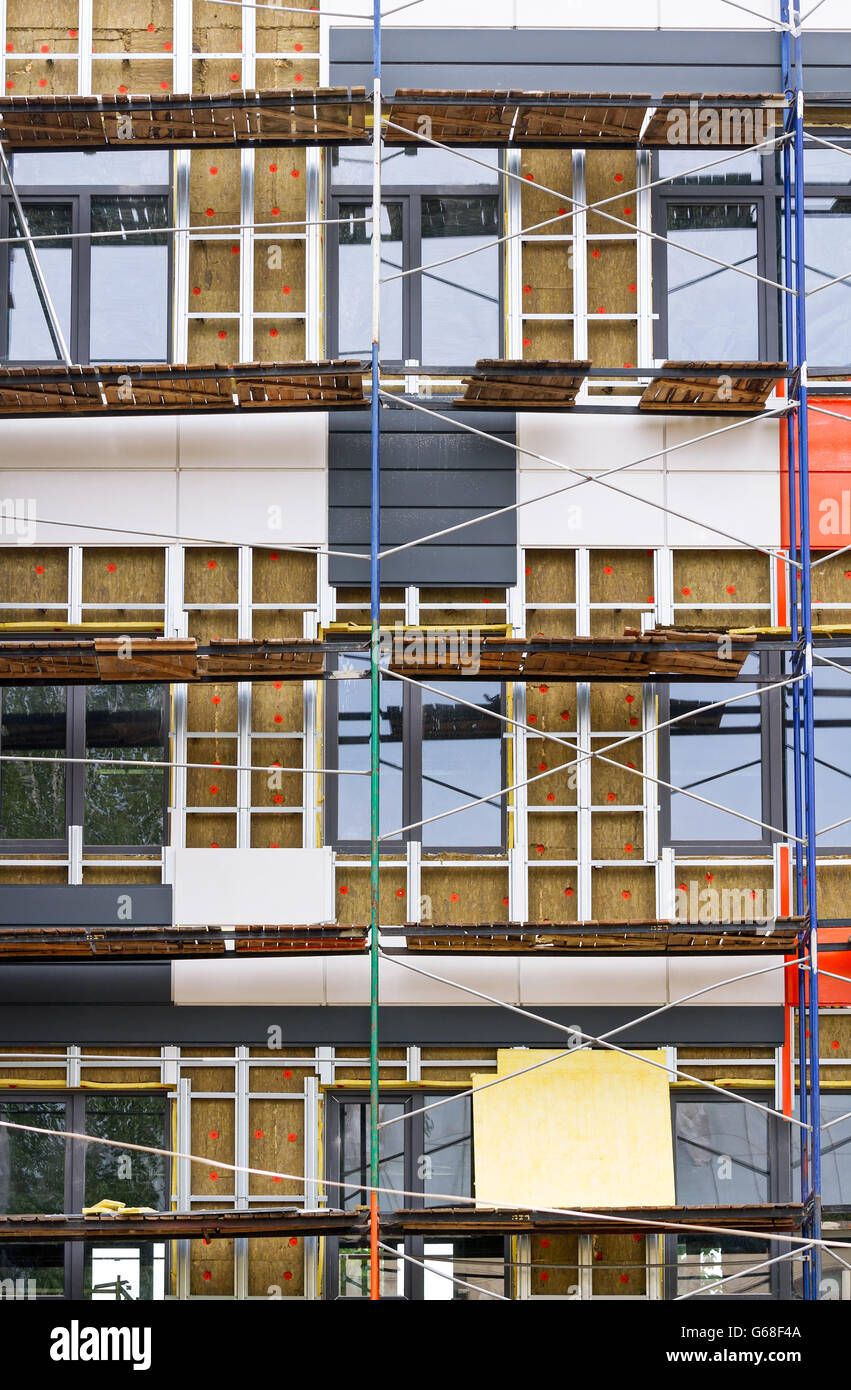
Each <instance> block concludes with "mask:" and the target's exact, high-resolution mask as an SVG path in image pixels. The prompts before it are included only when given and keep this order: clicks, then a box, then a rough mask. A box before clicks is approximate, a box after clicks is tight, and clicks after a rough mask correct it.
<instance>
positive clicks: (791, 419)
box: [780, 0, 810, 1298]
mask: <svg viewBox="0 0 851 1390" xmlns="http://www.w3.org/2000/svg"><path fill="white" fill-rule="evenodd" d="M780 17H781V19H782V21H783V22H784V24H787V25H788V24H789V0H781V6H780ZM781 55H782V68H783V91H784V95H785V96H786V98H787V100H791V101H792V102H794V101H795V86H794V84H793V81H792V35H791V31H790V29H788V28H787V29H784V31H783V34H782V38H781ZM794 114H795V113H794V107H792V108H790V109H789V113H788V119H787V120H786V121H785V122H784V134H786V135H787V136H789V135H792V134H793V131H794ZM794 241H795V233H794V227H793V223H792V150H791V148H790V142H789V140H788V139H786V140H785V141H784V143H783V283H784V285H785V286H786V287H787V288H788V289H791V288H792V287H793V285H794V283H795V280H794V258H795V246H794ZM784 300H785V303H784V306H783V307H784V325H785V329H786V356H787V360H788V363H789V366H790V367H794V368H799V367H800V360H799V358H798V337H797V333H796V302H795V299H794V297H793V296H792V295H791V294H786V295H784ZM791 380H794V381H795V382H797V378H790V381H791ZM788 393H789V385H787V394H788ZM796 435H797V419H796V417H795V416H794V415H790V416H788V417H787V421H786V466H787V472H788V479H787V484H788V497H789V559H790V560H791V561H793V562H795V561H797V560H798V557H799V555H802V554H803V551H802V550H801V549H800V548H799V546H798V502H797V485H798V477H797V462H796V447H797V443H796ZM789 635H790V638H791V641H792V644H793V648H794V649H795V651H796V650H797V644H798V642H799V640H800V635H801V634H800V588H799V577H798V570H797V569H796V568H795V566H794V563H793V564H792V565H790V569H789ZM792 659H793V661H795V662H796V660H797V656H796V655H795V656H793V658H792ZM789 698H790V699H791V701H792V778H793V789H794V817H795V835H796V836H797V839H796V841H795V911H796V913H797V915H798V916H799V917H800V916H803V912H804V847H803V844H802V843H801V841H802V836H803V833H804V832H803V826H804V813H803V782H802V776H801V773H802V764H801V758H802V747H801V688H800V686H799V685H793V686H791V687H790V694H789ZM795 974H796V976H797V981H798V1117H799V1119H800V1121H801V1124H802V1125H806V1124H807V1122H808V1121H807V1115H808V1110H809V1095H808V1090H809V1083H808V1076H807V1015H806V998H807V969H806V948H805V943H804V940H803V938H802V939H801V941H800V942H799V945H798V968H797V970H796V972H795ZM792 1079H793V1082H794V1072H793V1078H792ZM798 1138H799V1142H800V1147H801V1200H802V1201H806V1197H807V1192H808V1190H809V1169H810V1165H809V1139H808V1130H806V1129H804V1128H801V1129H799V1130H798ZM803 1259H804V1267H803V1273H804V1279H803V1283H804V1296H805V1297H806V1298H809V1296H810V1294H809V1278H810V1256H809V1254H806V1255H804V1257H803Z"/></svg>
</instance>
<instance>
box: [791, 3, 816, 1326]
mask: <svg viewBox="0 0 851 1390" xmlns="http://www.w3.org/2000/svg"><path fill="white" fill-rule="evenodd" d="M793 13H794V20H793V36H794V54H795V217H794V222H795V328H796V337H797V358H798V363H797V365H798V372H799V385H798V429H797V441H798V486H799V489H800V494H799V495H800V506H801V619H802V636H803V639H804V680H803V705H804V740H805V746H804V790H805V802H804V819H805V827H806V829H805V835H806V846H807V852H806V862H807V906H808V927H809V937H808V945H809V958H808V975H809V980H808V983H809V1009H808V1013H809V1025H810V1026H809V1039H808V1053H809V1056H808V1060H809V1074H810V1075H809V1089H810V1096H809V1100H810V1104H809V1116H810V1124H811V1125H812V1129H811V1130H810V1132H809V1139H810V1143H809V1149H810V1173H809V1194H808V1197H807V1203H808V1206H807V1210H806V1211H805V1222H806V1227H807V1234H808V1235H811V1236H812V1237H813V1239H815V1240H819V1239H820V1238H821V1095H820V1079H819V1014H818V995H819V987H818V986H819V981H818V902H817V881H816V805H815V795H816V787H815V692H814V683H813V613H812V574H811V567H810V566H811V561H810V478H809V421H808V410H807V404H808V383H807V301H806V292H807V291H806V279H807V270H806V259H805V249H806V248H805V231H804V91H803V51H802V50H803V43H802V36H801V11H800V5H799V4H797V3H796V4H795V7H794V12H793ZM802 1060H803V1059H802ZM810 1260H811V1265H810V1288H809V1297H810V1298H813V1299H817V1298H818V1297H819V1286H820V1283H821V1252H820V1249H819V1247H818V1246H814V1247H813V1249H812V1251H811V1253H810Z"/></svg>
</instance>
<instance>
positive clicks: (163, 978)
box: [0, 961, 171, 1042]
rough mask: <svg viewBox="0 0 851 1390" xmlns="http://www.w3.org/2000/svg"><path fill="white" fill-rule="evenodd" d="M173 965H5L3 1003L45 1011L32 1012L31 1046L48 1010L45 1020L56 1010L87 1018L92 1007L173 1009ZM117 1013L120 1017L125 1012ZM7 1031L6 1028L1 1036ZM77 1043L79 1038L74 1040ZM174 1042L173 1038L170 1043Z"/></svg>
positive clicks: (0, 970) (0, 985)
mask: <svg viewBox="0 0 851 1390" xmlns="http://www.w3.org/2000/svg"><path fill="white" fill-rule="evenodd" d="M170 1001H171V966H170V965H169V964H168V963H165V962H163V963H162V964H153V963H144V964H143V963H142V962H139V961H132V962H122V963H120V964H119V963H116V964H114V965H113V964H112V963H111V962H109V961H97V962H92V963H91V964H90V963H89V962H88V961H81V962H76V961H69V962H66V963H64V964H62V965H59V964H56V965H53V964H50V963H49V962H47V961H45V962H39V963H38V964H34V965H29V964H9V965H2V964H0V1004H2V1005H4V1006H5V1005H7V1004H10V1005H12V1006H13V1007H14V1008H15V1009H16V1010H19V1009H20V1008H21V1006H22V1005H30V1006H39V1007H36V1008H31V1009H29V1011H28V1012H29V1017H30V1027H31V1030H32V1036H31V1038H30V1041H31V1042H37V1041H38V1040H39V1038H40V1036H41V1035H40V1033H39V1020H40V1018H41V1017H42V1012H41V1010H42V1008H43V1007H45V1006H46V1013H45V1017H51V1016H52V1013H51V1006H53V1007H55V1008H61V1009H62V1011H63V1012H65V1011H69V1010H70V1011H71V1012H74V1013H76V1015H77V1017H78V1018H83V1017H85V1015H86V1012H87V1007H82V1008H81V1007H80V1006H89V1005H94V1006H95V1007H96V1008H97V1007H101V1006H103V1005H105V1004H108V1005H109V1007H110V1008H112V1006H114V1005H118V1006H120V1005H127V1006H128V1007H130V1008H136V1007H137V1006H147V1005H166V1006H167V1007H171V1003H170ZM115 1012H116V1013H118V1014H120V1013H121V1009H120V1008H116V1009H115ZM3 1032H4V1029H3V1024H2V1023H0V1037H2V1035H3ZM69 1041H73V1039H69ZM166 1041H168V1039H166Z"/></svg>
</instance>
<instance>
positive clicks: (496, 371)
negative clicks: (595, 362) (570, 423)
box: [452, 358, 591, 410]
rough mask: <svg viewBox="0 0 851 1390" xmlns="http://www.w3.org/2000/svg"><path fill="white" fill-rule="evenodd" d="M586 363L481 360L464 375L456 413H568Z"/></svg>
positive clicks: (456, 400)
mask: <svg viewBox="0 0 851 1390" xmlns="http://www.w3.org/2000/svg"><path fill="white" fill-rule="evenodd" d="M590 366H591V363H590V362H550V361H541V362H522V361H510V360H504V361H503V360H496V359H491V358H483V359H482V360H481V361H479V362H477V363H476V370H475V372H473V373H472V375H470V376H465V377H464V379H463V384H464V386H465V387H466V390H465V392H464V395H463V396H458V397H456V398H455V400H454V401H453V402H452V404H453V406H455V407H457V408H458V409H459V410H462V409H463V410H471V409H476V410H569V409H570V407H571V406H572V405H575V404H576V395H577V392H578V391H579V389H580V387H581V386H582V383H583V382H584V380H585V378H586V375H587V373H588V369H589V367H590Z"/></svg>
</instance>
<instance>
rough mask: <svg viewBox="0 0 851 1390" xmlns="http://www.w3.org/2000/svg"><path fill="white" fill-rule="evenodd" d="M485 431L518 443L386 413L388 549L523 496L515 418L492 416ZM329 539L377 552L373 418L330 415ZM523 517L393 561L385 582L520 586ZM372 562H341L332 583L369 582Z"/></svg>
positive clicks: (334, 560) (488, 524) (479, 527)
mask: <svg viewBox="0 0 851 1390" xmlns="http://www.w3.org/2000/svg"><path fill="white" fill-rule="evenodd" d="M476 425H477V427H480V428H481V429H482V430H483V431H485V432H486V433H493V434H495V435H496V436H497V438H499V439H501V440H504V441H505V444H507V445H509V446H512V447H508V448H506V447H503V445H501V444H497V443H494V442H492V441H489V440H486V439H480V438H478V437H477V436H476V435H471V434H470V433H469V432H467V431H465V430H463V429H454V428H453V426H452V425H451V424H447V423H446V422H445V421H441V420H433V419H429V418H428V417H426V416H419V415H417V416H414V415H412V414H411V413H410V412H404V411H385V412H383V414H382V421H381V544H382V547H389V546H394V545H403V544H405V543H406V542H409V541H415V540H417V539H418V538H419V537H420V536H427V535H432V534H433V533H434V532H436V531H440V530H442V529H443V528H445V527H449V526H458V525H460V524H461V523H463V522H465V521H472V520H474V519H475V518H476V517H479V516H482V515H484V514H485V513H488V512H491V511H495V510H497V509H498V508H500V507H510V506H513V504H514V502H516V500H517V482H516V454H515V452H514V448H513V445H514V443H515V440H516V435H515V432H514V431H515V417H514V415H513V414H506V413H504V412H496V411H494V412H490V411H489V412H486V414H485V416H484V418H477V420H476ZM328 465H329V472H328V503H329V511H328V535H329V544H330V545H331V547H332V548H338V549H341V550H354V551H357V552H358V553H360V554H362V555H363V556H364V557H366V556H367V555H368V549H369V516H370V513H369V504H370V472H369V469H370V434H369V421H367V420H354V419H352V417H350V416H349V417H346V416H344V415H341V414H339V413H332V415H331V417H330V432H329V442H328ZM516 538H517V521H516V514H515V513H514V512H513V511H512V512H506V513H505V514H504V515H503V516H498V517H492V518H490V519H489V520H487V521H483V522H478V523H477V524H476V525H475V526H470V527H466V528H465V529H464V530H462V531H458V532H455V533H453V534H451V535H449V536H445V537H442V538H441V539H440V540H436V541H430V542H428V541H427V542H425V543H424V544H423V545H418V546H415V547H412V548H411V549H410V550H406V551H402V552H401V553H400V554H399V555H393V556H388V557H387V559H385V560H383V561H382V565H381V575H382V581H383V582H384V583H385V584H472V585H494V584H500V585H501V584H513V583H514V582H515V581H516V565H517V560H516V552H515V543H516ZM367 577H368V570H367V566H366V564H365V562H364V561H361V560H358V559H353V558H345V557H342V556H332V557H331V565H330V579H331V583H332V584H358V585H362V584H364V583H365V582H366V579H367Z"/></svg>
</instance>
